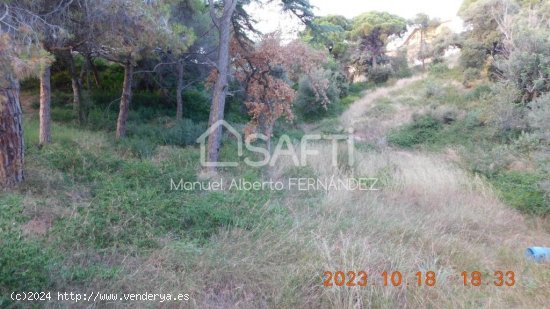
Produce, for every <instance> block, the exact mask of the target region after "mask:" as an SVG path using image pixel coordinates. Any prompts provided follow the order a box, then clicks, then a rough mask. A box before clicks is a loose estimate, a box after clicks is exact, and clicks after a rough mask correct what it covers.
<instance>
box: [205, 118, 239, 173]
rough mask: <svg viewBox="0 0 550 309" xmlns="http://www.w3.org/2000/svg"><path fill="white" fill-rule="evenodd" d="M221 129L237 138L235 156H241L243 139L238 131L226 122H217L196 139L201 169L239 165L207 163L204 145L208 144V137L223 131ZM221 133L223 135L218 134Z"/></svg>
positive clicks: (235, 163) (236, 164)
mask: <svg viewBox="0 0 550 309" xmlns="http://www.w3.org/2000/svg"><path fill="white" fill-rule="evenodd" d="M223 128H225V129H226V130H227V131H228V132H229V133H230V134H232V135H234V136H235V137H236V138H237V154H238V156H239V157H242V156H243V137H242V135H241V134H240V133H239V131H237V129H235V128H234V127H233V126H232V125H230V124H229V123H228V122H227V121H225V120H219V121H217V122H216V123H214V124H213V125H211V126H210V127H209V128H208V130H206V132H204V133H203V134H202V135H201V136H200V137H199V138H198V139H197V143H198V144H200V147H201V150H200V152H201V158H200V161H201V165H202V166H203V167H237V166H238V165H239V163H237V162H208V161H207V160H208V159H207V154H206V145H207V143H208V138H209V137H210V135H212V134H215V133H216V131H217V130H218V129H220V130H223ZM222 133H223V131H222V132H220V134H222Z"/></svg>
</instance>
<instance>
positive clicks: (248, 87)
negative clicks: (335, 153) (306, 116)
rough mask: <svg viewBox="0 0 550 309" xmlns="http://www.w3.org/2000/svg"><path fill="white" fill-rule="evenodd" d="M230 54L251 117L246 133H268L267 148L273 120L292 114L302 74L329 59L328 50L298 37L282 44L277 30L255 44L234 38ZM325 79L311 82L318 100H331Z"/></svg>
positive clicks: (288, 116)
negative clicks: (316, 48) (297, 85)
mask: <svg viewBox="0 0 550 309" xmlns="http://www.w3.org/2000/svg"><path fill="white" fill-rule="evenodd" d="M231 55H232V59H233V63H234V65H235V70H236V72H235V75H236V78H237V79H238V80H239V81H241V82H242V83H243V84H244V88H245V92H246V99H245V105H246V107H247V108H248V112H249V115H250V116H251V121H250V123H249V124H248V126H247V128H246V129H245V136H247V137H248V136H250V135H251V134H253V133H256V132H260V133H261V134H263V135H265V136H266V137H267V142H268V151H270V148H271V147H270V145H271V143H270V141H271V137H272V133H273V126H274V124H275V122H276V121H277V120H278V119H279V118H281V117H286V118H287V120H289V121H291V120H292V119H293V118H294V111H293V104H294V98H295V96H296V91H295V90H294V89H293V86H294V85H296V84H297V83H298V81H299V79H300V77H301V76H310V75H312V74H313V73H314V72H315V70H316V69H318V68H321V67H322V65H323V64H326V62H327V61H328V54H326V53H324V52H321V51H318V50H314V49H313V48H311V47H310V46H308V45H306V44H305V43H304V42H301V41H293V42H290V43H289V44H286V45H284V44H282V43H281V38H280V35H279V33H271V34H267V35H264V36H263V38H262V40H261V41H260V43H259V44H257V45H252V44H247V45H244V44H241V43H239V42H237V41H236V40H233V42H232V45H231ZM328 86H329V81H328V80H321V81H319V82H318V83H316V84H315V85H314V88H315V89H314V92H315V96H317V97H318V99H319V102H320V104H324V105H325V106H326V105H327V104H329V103H330V100H329V99H328V97H327V95H326V91H327V88H328Z"/></svg>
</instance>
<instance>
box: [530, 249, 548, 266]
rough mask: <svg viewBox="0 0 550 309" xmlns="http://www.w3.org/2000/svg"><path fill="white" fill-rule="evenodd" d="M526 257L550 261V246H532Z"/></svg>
mask: <svg viewBox="0 0 550 309" xmlns="http://www.w3.org/2000/svg"><path fill="white" fill-rule="evenodd" d="M525 257H527V258H528V259H532V260H535V261H536V262H539V263H541V262H544V261H550V248H547V247H530V248H527V250H526V251H525Z"/></svg>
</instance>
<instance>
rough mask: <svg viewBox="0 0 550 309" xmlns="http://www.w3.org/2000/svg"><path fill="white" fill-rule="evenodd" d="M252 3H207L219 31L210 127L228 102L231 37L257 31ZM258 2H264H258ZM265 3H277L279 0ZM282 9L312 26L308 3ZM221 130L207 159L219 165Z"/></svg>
mask: <svg viewBox="0 0 550 309" xmlns="http://www.w3.org/2000/svg"><path fill="white" fill-rule="evenodd" d="M252 1H253V0H220V1H214V0H208V4H209V9H210V16H211V18H212V22H213V23H214V25H215V27H216V28H217V30H218V34H219V35H218V38H219V42H218V58H217V61H216V63H215V70H216V72H215V73H216V74H215V76H216V81H215V84H214V87H213V93H212V103H211V106H210V117H209V125H210V126H212V125H213V124H215V123H217V122H218V121H219V120H223V118H224V110H225V99H226V96H227V89H228V83H227V82H228V73H229V51H230V43H231V34H232V33H234V35H235V37H236V38H237V40H239V41H243V40H247V39H248V38H247V32H251V31H252V32H254V31H255V29H254V20H252V18H251V17H250V15H248V13H247V12H246V10H245V6H246V5H247V4H249V3H251V2H252ZM256 2H261V1H259V0H257V1H256ZM264 2H265V3H272V2H278V1H276V0H268V1H264ZM280 4H281V9H282V10H283V11H284V12H290V13H292V14H293V15H295V16H296V17H298V18H299V19H300V20H301V21H302V22H304V23H305V24H306V25H311V22H312V19H313V13H312V11H311V5H310V4H309V0H280ZM221 138H222V128H221V127H220V126H218V128H216V129H215V130H214V131H213V132H212V134H210V136H209V137H208V144H207V160H208V161H209V162H218V157H219V149H220V146H221ZM208 172H209V173H211V174H213V173H216V172H217V171H216V168H215V167H210V168H208Z"/></svg>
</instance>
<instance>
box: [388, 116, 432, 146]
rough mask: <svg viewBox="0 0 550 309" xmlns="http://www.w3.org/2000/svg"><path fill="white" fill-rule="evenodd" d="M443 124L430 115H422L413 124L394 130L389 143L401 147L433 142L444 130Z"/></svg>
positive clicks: (389, 137)
mask: <svg viewBox="0 0 550 309" xmlns="http://www.w3.org/2000/svg"><path fill="white" fill-rule="evenodd" d="M442 127H443V126H442V124H441V123H440V122H439V121H437V120H436V119H435V118H433V117H432V116H430V115H422V116H419V117H417V118H416V119H414V121H413V123H412V124H408V125H405V126H403V127H401V128H399V129H397V130H394V131H393V132H391V133H390V134H389V135H388V142H389V143H391V144H395V145H398V146H401V147H412V146H414V145H418V144H422V143H425V142H429V141H433V140H434V139H435V138H436V135H437V133H438V132H439V131H440V130H441V129H442Z"/></svg>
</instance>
